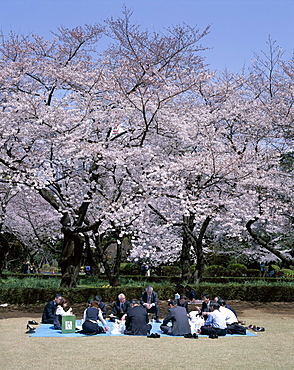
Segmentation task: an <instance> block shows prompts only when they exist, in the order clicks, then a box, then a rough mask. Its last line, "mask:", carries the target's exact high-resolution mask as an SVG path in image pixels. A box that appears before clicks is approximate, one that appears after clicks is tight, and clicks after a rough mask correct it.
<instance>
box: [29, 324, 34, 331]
mask: <svg viewBox="0 0 294 370" xmlns="http://www.w3.org/2000/svg"><path fill="white" fill-rule="evenodd" d="M27 329H28V330H34V331H35V330H36V328H33V327H32V326H31V325H29V324H27Z"/></svg>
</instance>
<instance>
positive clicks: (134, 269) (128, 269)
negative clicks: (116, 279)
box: [120, 263, 140, 275]
mask: <svg viewBox="0 0 294 370" xmlns="http://www.w3.org/2000/svg"><path fill="white" fill-rule="evenodd" d="M120 273H121V275H139V273H140V266H139V265H138V264H135V263H121V264H120Z"/></svg>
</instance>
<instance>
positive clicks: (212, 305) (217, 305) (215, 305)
mask: <svg viewBox="0 0 294 370" xmlns="http://www.w3.org/2000/svg"><path fill="white" fill-rule="evenodd" d="M210 307H213V308H214V309H215V310H218V309H219V308H220V304H219V303H218V302H211V304H210Z"/></svg>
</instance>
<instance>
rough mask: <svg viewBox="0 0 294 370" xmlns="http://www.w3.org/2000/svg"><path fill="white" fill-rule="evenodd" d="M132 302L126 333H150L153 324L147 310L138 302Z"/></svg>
mask: <svg viewBox="0 0 294 370" xmlns="http://www.w3.org/2000/svg"><path fill="white" fill-rule="evenodd" d="M133 302H134V300H133V301H132V303H131V308H130V309H129V310H128V313H127V316H126V330H125V334H129V335H147V334H149V333H150V330H151V325H150V324H148V321H149V320H148V314H147V310H146V309H145V308H144V307H142V306H139V304H138V303H139V302H138V303H133Z"/></svg>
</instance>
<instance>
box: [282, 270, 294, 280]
mask: <svg viewBox="0 0 294 370" xmlns="http://www.w3.org/2000/svg"><path fill="white" fill-rule="evenodd" d="M279 272H280V273H281V274H282V276H284V277H286V278H287V277H291V278H294V270H290V269H281V270H280V271H279Z"/></svg>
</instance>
